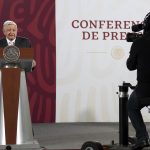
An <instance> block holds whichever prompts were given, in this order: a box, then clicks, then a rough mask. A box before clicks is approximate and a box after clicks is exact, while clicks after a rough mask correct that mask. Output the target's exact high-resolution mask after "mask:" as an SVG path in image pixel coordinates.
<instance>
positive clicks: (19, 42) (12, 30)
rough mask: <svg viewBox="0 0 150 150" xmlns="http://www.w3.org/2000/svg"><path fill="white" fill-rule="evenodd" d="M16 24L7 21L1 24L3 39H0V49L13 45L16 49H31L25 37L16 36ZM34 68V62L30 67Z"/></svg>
mask: <svg viewBox="0 0 150 150" xmlns="http://www.w3.org/2000/svg"><path fill="white" fill-rule="evenodd" d="M17 31H18V28H17V24H16V23H15V22H14V21H11V20H7V21H5V22H4V24H3V33H4V35H5V37H4V38H2V39H0V47H2V48H4V47H6V46H10V45H14V46H16V47H18V48H31V43H30V41H29V39H27V38H25V37H20V36H17ZM35 66H36V62H35V60H33V62H32V67H33V68H34V67H35Z"/></svg>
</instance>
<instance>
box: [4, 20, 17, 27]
mask: <svg viewBox="0 0 150 150" xmlns="http://www.w3.org/2000/svg"><path fill="white" fill-rule="evenodd" d="M5 25H15V26H17V24H16V23H15V22H14V21H11V20H7V21H5V22H4V24H3V27H4V26H5Z"/></svg>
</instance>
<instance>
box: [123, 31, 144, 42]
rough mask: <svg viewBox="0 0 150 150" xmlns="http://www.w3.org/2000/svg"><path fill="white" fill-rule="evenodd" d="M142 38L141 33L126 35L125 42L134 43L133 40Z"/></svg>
mask: <svg viewBox="0 0 150 150" xmlns="http://www.w3.org/2000/svg"><path fill="white" fill-rule="evenodd" d="M142 36H143V33H141V32H139V33H127V35H126V41H127V42H134V40H136V39H138V38H141V37H142Z"/></svg>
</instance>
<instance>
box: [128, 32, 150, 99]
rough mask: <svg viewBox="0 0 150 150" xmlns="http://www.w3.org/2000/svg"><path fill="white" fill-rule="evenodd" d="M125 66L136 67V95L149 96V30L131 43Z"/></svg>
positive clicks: (131, 68)
mask: <svg viewBox="0 0 150 150" xmlns="http://www.w3.org/2000/svg"><path fill="white" fill-rule="evenodd" d="M127 68H128V69H129V70H131V71H132V70H136V69H137V81H138V84H137V87H136V91H137V95H138V96H139V97H150V32H147V33H146V34H144V35H143V37H141V38H139V39H136V40H135V41H134V42H133V43H132V46H131V50H130V55H129V58H128V59H127Z"/></svg>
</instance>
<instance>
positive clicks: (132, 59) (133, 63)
mask: <svg viewBox="0 0 150 150" xmlns="http://www.w3.org/2000/svg"><path fill="white" fill-rule="evenodd" d="M137 50H138V48H137V43H136V42H134V43H133V44H132V46H131V50H130V55H129V58H128V59H127V68H128V69H129V70H136V69H137Z"/></svg>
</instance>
